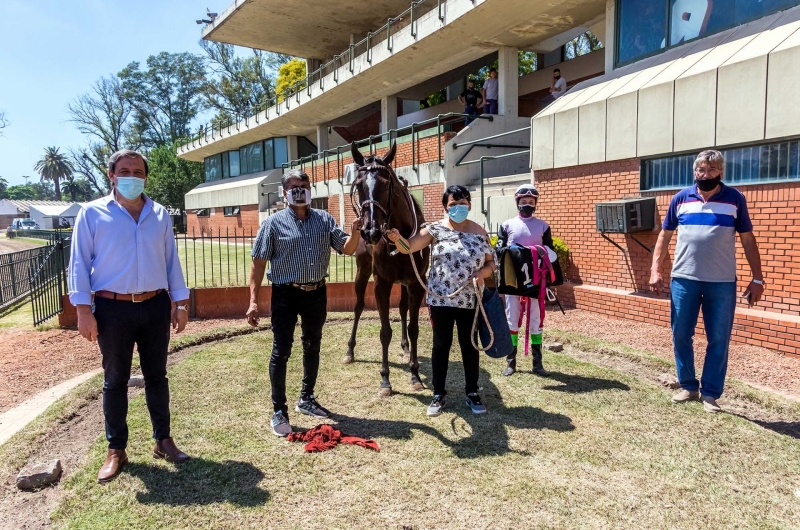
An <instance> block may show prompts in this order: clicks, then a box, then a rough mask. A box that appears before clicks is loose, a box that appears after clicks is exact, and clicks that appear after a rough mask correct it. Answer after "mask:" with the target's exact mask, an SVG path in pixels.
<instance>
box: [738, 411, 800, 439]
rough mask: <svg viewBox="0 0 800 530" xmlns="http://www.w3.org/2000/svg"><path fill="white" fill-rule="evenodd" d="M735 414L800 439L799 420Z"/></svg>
mask: <svg viewBox="0 0 800 530" xmlns="http://www.w3.org/2000/svg"><path fill="white" fill-rule="evenodd" d="M734 415H735V416H739V417H740V418H744V419H745V420H747V421H752V422H753V423H755V424H756V425H760V426H761V427H764V428H765V429H769V430H770V431H775V432H776V433H778V434H783V435H786V436H791V437H792V438H796V439H798V440H800V422H798V421H764V420H754V419H752V418H748V417H746V416H742V415H740V414H734Z"/></svg>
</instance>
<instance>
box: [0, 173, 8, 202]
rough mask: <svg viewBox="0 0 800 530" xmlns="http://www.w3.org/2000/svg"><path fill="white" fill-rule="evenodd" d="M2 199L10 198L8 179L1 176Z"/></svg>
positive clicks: (0, 194)
mask: <svg viewBox="0 0 800 530" xmlns="http://www.w3.org/2000/svg"><path fill="white" fill-rule="evenodd" d="M0 199H8V181H7V180H6V179H4V178H3V177H0Z"/></svg>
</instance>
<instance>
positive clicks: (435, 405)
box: [428, 396, 446, 418]
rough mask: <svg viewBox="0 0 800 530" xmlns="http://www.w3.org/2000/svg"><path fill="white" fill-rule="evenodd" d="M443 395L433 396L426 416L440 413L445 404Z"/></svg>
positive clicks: (434, 415)
mask: <svg viewBox="0 0 800 530" xmlns="http://www.w3.org/2000/svg"><path fill="white" fill-rule="evenodd" d="M445 401H446V399H445V397H444V396H433V401H431V404H430V405H429V406H428V416H430V417H431V418H433V417H436V416H438V415H439V414H441V413H442V409H444V404H445Z"/></svg>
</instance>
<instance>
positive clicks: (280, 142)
mask: <svg viewBox="0 0 800 530" xmlns="http://www.w3.org/2000/svg"><path fill="white" fill-rule="evenodd" d="M272 141H273V144H274V152H275V167H281V165H282V164H286V163H287V162H289V148H288V146H287V144H286V138H284V137H280V138H273V139H272Z"/></svg>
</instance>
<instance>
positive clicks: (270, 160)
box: [264, 139, 275, 170]
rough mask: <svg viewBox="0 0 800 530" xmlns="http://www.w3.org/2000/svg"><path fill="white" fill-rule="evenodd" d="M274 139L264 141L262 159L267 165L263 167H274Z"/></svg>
mask: <svg viewBox="0 0 800 530" xmlns="http://www.w3.org/2000/svg"><path fill="white" fill-rule="evenodd" d="M273 142H274V139H270V140H267V141H266V142H264V160H266V162H267V164H266V165H267V167H265V168H264V169H267V170H269V169H275V149H274V147H273Z"/></svg>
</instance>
